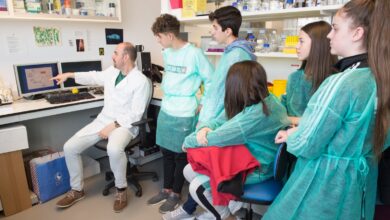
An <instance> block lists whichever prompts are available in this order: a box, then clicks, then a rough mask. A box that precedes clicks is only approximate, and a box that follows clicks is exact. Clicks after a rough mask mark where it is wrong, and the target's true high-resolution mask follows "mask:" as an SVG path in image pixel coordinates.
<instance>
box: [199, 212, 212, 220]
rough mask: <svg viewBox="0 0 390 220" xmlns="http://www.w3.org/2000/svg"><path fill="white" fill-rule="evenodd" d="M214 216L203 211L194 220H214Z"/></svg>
mask: <svg viewBox="0 0 390 220" xmlns="http://www.w3.org/2000/svg"><path fill="white" fill-rule="evenodd" d="M215 219H216V218H215V216H214V215H213V214H212V213H211V212H207V211H204V212H202V213H200V214H199V215H197V216H196V220H215Z"/></svg>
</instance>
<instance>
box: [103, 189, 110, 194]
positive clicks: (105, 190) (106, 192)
mask: <svg viewBox="0 0 390 220" xmlns="http://www.w3.org/2000/svg"><path fill="white" fill-rule="evenodd" d="M102 194H103V196H107V195H108V194H110V191H109V190H108V189H104V190H103V193H102Z"/></svg>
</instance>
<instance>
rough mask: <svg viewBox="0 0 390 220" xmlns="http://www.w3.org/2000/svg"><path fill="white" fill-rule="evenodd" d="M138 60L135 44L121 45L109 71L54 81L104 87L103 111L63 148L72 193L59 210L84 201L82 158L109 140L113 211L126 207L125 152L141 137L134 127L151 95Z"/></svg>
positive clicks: (113, 56) (114, 55) (61, 202)
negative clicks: (98, 144) (91, 148)
mask: <svg viewBox="0 0 390 220" xmlns="http://www.w3.org/2000/svg"><path fill="white" fill-rule="evenodd" d="M136 56H137V55H136V49H135V48H134V46H133V45H132V44H130V43H127V42H125V43H121V44H119V45H118V46H117V47H116V49H115V51H114V53H113V55H112V60H113V66H111V67H109V68H108V69H106V70H104V71H102V72H96V71H91V72H76V73H65V74H60V75H58V76H57V77H55V78H54V79H55V80H57V82H58V83H62V82H64V81H65V80H67V79H68V78H75V80H76V82H77V83H79V84H83V85H102V86H104V107H103V110H102V111H101V112H100V114H99V115H98V116H97V118H96V119H95V120H94V121H93V122H91V123H90V124H88V125H87V126H85V127H84V128H82V129H81V130H80V131H78V132H77V133H76V134H75V135H74V136H73V137H71V138H70V139H69V140H68V141H67V142H66V143H65V145H64V152H65V159H66V165H67V167H68V170H69V174H70V185H71V188H72V189H71V190H70V191H69V192H68V193H67V194H66V195H65V197H64V198H62V199H61V200H60V201H58V202H57V207H60V208H67V207H70V206H71V205H73V204H74V203H76V202H77V201H79V200H81V199H83V198H84V190H83V166H82V161H81V156H80V154H81V153H82V152H83V151H84V150H85V149H87V148H89V147H91V146H93V145H94V144H95V143H97V142H98V141H100V140H101V139H108V145H107V154H108V156H109V160H110V167H111V170H112V172H113V173H114V177H115V186H116V189H117V190H116V195H115V202H114V211H115V212H120V211H122V210H123V208H125V207H126V206H127V180H126V163H127V158H126V154H125V152H124V148H125V147H126V145H127V144H128V143H129V142H130V141H131V139H133V138H134V137H135V136H136V135H137V134H138V129H137V127H133V126H131V124H132V123H133V122H136V121H138V120H140V119H141V117H142V115H143V113H144V110H145V107H146V105H147V102H148V99H149V96H150V93H151V91H150V86H149V84H148V81H147V78H146V77H145V75H143V74H142V73H141V72H140V71H139V70H138V69H137V67H135V64H134V62H135V59H136Z"/></svg>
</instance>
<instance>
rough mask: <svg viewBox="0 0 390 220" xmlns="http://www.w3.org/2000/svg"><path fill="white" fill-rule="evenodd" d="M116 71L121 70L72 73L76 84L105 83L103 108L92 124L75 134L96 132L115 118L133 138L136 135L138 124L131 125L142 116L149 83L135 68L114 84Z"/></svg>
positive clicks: (117, 72) (109, 69)
mask: <svg viewBox="0 0 390 220" xmlns="http://www.w3.org/2000/svg"><path fill="white" fill-rule="evenodd" d="M119 72H120V70H118V69H116V68H114V67H113V66H111V67H109V68H108V69H106V70H104V71H102V72H97V71H90V72H76V73H75V80H76V82H77V83H79V84H82V85H101V86H104V107H103V109H102V111H101V112H100V114H99V115H98V116H97V118H96V119H95V120H94V121H93V122H92V123H90V124H89V125H87V126H85V127H84V128H83V129H81V130H80V131H79V132H77V133H76V135H78V136H85V135H91V134H96V133H98V132H99V131H101V130H102V129H103V128H104V127H105V126H107V125H108V124H110V123H112V122H114V121H117V122H118V123H119V124H120V125H121V127H126V128H128V129H129V131H130V133H131V134H132V135H133V137H135V136H137V135H138V127H133V126H131V124H132V123H134V122H136V121H139V120H140V119H141V118H142V115H143V113H144V111H145V107H146V105H147V102H148V99H149V96H150V93H151V91H150V86H149V83H148V81H147V78H146V77H145V75H143V74H142V73H141V72H140V71H139V70H138V69H137V68H136V67H134V68H133V69H132V70H131V71H130V72H129V74H127V76H126V77H125V78H124V79H123V80H122V81H121V82H120V83H119V84H118V85H117V86H115V80H116V78H117V76H118V74H119Z"/></svg>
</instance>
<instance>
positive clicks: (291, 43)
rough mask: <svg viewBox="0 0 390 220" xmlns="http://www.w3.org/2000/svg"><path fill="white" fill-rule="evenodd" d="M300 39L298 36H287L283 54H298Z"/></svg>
mask: <svg viewBox="0 0 390 220" xmlns="http://www.w3.org/2000/svg"><path fill="white" fill-rule="evenodd" d="M298 41H299V37H298V36H287V37H286V40H285V41H284V48H283V53H287V54H296V53H297V49H296V46H297V44H298Z"/></svg>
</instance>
